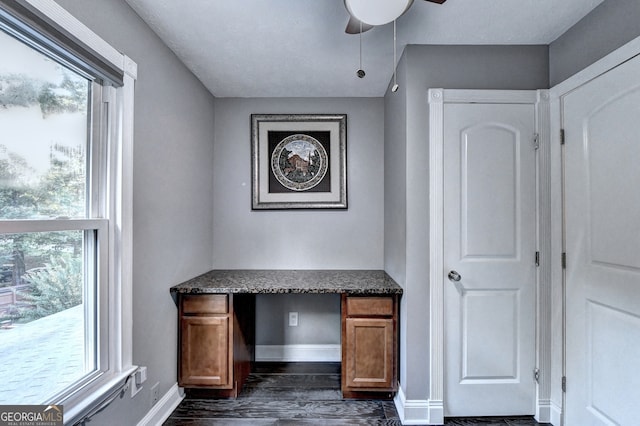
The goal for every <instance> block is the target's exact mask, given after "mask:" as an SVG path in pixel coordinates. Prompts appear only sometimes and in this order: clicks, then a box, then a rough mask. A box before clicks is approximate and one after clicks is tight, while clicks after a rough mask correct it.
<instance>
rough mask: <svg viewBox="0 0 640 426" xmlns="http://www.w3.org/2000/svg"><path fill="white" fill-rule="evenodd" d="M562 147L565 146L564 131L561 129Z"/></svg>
mask: <svg viewBox="0 0 640 426" xmlns="http://www.w3.org/2000/svg"><path fill="white" fill-rule="evenodd" d="M560 145H564V129H560Z"/></svg>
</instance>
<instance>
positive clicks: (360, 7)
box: [344, 0, 447, 34]
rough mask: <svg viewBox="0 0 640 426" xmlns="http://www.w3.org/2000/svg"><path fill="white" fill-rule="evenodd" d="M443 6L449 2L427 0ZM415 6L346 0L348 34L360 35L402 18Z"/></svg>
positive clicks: (406, 1)
mask: <svg viewBox="0 0 640 426" xmlns="http://www.w3.org/2000/svg"><path fill="white" fill-rule="evenodd" d="M425 1H428V2H431V3H438V4H442V3H444V2H445V1H447V0H425ZM412 4H413V0H394V1H390V0H344V5H345V7H346V8H347V11H348V12H349V15H350V18H349V22H348V23H347V28H346V29H345V30H344V31H345V32H346V33H347V34H359V33H361V32H365V31H368V30H370V29H371V28H373V27H375V26H377V25H384V24H388V23H389V22H392V21H394V20H396V19H397V18H399V17H400V16H402V14H404V13H405V12H406V11H407V10H409V8H410V7H411V5H412Z"/></svg>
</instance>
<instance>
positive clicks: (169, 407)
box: [137, 383, 184, 426]
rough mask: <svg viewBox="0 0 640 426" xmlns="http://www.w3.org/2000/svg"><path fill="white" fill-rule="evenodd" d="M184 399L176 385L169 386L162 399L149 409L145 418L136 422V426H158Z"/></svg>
mask: <svg viewBox="0 0 640 426" xmlns="http://www.w3.org/2000/svg"><path fill="white" fill-rule="evenodd" d="M183 399H184V394H183V393H182V392H181V390H180V388H179V387H178V384H177V383H176V384H174V385H173V386H171V389H169V391H168V392H167V393H165V394H164V395H163V396H162V398H160V400H159V401H158V402H157V403H156V405H154V406H153V407H151V410H149V412H148V413H147V415H146V416H144V417H143V418H142V420H140V421H139V422H138V425H137V426H160V425H162V423H164V421H165V420H167V419H168V418H169V416H170V415H171V413H173V410H175V409H176V407H177V406H178V405H180V402H182V400H183Z"/></svg>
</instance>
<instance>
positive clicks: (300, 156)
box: [251, 114, 347, 210]
mask: <svg viewBox="0 0 640 426" xmlns="http://www.w3.org/2000/svg"><path fill="white" fill-rule="evenodd" d="M346 138H347V116H346V115H345V114H338V115H336V114H313V115H312V114H253V115H251V160H252V177H253V181H252V184H253V185H252V186H253V191H252V192H253V197H252V208H253V209H254V210H269V209H346V208H347V169H346Z"/></svg>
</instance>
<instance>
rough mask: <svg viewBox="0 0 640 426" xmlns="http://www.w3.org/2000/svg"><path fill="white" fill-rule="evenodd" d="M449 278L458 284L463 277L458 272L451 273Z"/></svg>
mask: <svg viewBox="0 0 640 426" xmlns="http://www.w3.org/2000/svg"><path fill="white" fill-rule="evenodd" d="M447 276H448V277H449V280H450V281H453V282H458V281H460V280H461V279H462V276H461V275H460V274H459V273H457V272H456V271H450V272H449V275H447Z"/></svg>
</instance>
